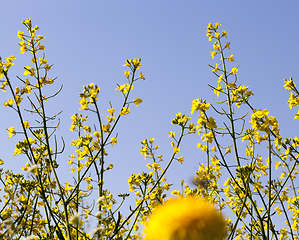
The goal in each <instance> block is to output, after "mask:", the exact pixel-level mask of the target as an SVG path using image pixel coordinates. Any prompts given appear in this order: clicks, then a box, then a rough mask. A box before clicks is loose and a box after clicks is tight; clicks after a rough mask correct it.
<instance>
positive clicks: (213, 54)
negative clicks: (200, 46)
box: [211, 51, 217, 59]
mask: <svg viewBox="0 0 299 240" xmlns="http://www.w3.org/2000/svg"><path fill="white" fill-rule="evenodd" d="M216 54H217V53H216V52H212V51H211V56H212V58H213V59H214V57H215V56H216Z"/></svg>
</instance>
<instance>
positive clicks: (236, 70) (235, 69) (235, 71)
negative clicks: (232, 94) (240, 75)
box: [230, 68, 238, 75]
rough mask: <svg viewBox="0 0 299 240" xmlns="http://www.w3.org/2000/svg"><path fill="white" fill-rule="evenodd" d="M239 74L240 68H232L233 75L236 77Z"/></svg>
mask: <svg viewBox="0 0 299 240" xmlns="http://www.w3.org/2000/svg"><path fill="white" fill-rule="evenodd" d="M237 72H238V68H232V70H231V71H230V74H231V75H234V74H236V73H237Z"/></svg>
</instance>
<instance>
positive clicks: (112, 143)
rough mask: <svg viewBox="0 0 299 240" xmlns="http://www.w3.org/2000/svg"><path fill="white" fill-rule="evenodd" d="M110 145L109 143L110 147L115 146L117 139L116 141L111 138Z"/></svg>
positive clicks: (114, 138)
mask: <svg viewBox="0 0 299 240" xmlns="http://www.w3.org/2000/svg"><path fill="white" fill-rule="evenodd" d="M110 143H111V145H112V147H114V145H116V144H117V139H116V137H112V138H111V140H110Z"/></svg>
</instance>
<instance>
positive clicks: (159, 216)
mask: <svg viewBox="0 0 299 240" xmlns="http://www.w3.org/2000/svg"><path fill="white" fill-rule="evenodd" d="M225 236H226V231H225V221H224V219H223V216H222V215H221V214H220V213H219V212H218V211H217V210H216V209H215V208H214V206H212V205H210V204H208V203H207V202H206V201H205V200H204V199H202V198H195V197H190V196H188V197H180V198H176V199H170V200H168V201H167V202H166V203H165V204H164V205H162V206H161V207H158V208H157V209H156V210H155V211H154V213H153V214H152V215H151V216H150V217H149V222H148V224H147V226H146V237H145V240H156V239H159V240H221V239H223V238H224V237H225Z"/></svg>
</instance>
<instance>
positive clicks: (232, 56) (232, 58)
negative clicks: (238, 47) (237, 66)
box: [227, 54, 235, 62]
mask: <svg viewBox="0 0 299 240" xmlns="http://www.w3.org/2000/svg"><path fill="white" fill-rule="evenodd" d="M227 60H228V61H229V62H234V61H235V59H234V54H232V55H230V56H229V57H228V58H227Z"/></svg>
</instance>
